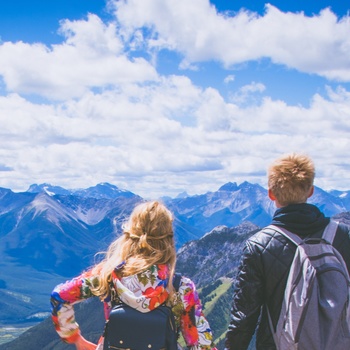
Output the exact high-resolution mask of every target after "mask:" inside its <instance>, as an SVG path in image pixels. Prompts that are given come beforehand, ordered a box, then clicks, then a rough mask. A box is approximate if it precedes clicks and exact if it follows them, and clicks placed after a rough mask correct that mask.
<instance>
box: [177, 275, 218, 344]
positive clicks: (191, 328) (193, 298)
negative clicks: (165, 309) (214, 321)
mask: <svg viewBox="0 0 350 350" xmlns="http://www.w3.org/2000/svg"><path fill="white" fill-rule="evenodd" d="M179 296H180V299H181V303H182V305H183V310H182V313H181V316H180V330H181V333H182V335H183V337H184V340H185V342H186V345H187V347H189V348H191V349H215V346H214V345H213V335H212V331H211V329H210V326H209V323H208V321H207V319H206V318H205V316H204V314H203V311H202V304H201V301H200V299H199V297H198V293H197V291H196V287H195V284H194V283H193V282H192V281H191V280H190V279H189V278H187V277H184V276H182V278H181V283H180V288H179ZM175 308H177V307H176V306H175ZM175 313H176V311H175Z"/></svg>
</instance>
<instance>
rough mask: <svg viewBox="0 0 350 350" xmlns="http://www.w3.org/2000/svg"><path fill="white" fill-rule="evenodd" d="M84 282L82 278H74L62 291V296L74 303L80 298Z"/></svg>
mask: <svg viewBox="0 0 350 350" xmlns="http://www.w3.org/2000/svg"><path fill="white" fill-rule="evenodd" d="M82 284H83V282H82V280H81V279H78V280H73V281H72V282H71V283H70V284H68V285H67V286H66V288H65V289H62V290H61V291H60V297H61V298H62V299H63V300H65V301H67V302H69V303H74V302H75V301H78V300H80V299H81V286H82Z"/></svg>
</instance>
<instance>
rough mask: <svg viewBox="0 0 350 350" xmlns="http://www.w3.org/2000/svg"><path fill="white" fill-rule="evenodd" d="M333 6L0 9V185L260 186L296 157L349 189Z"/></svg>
mask: <svg viewBox="0 0 350 350" xmlns="http://www.w3.org/2000/svg"><path fill="white" fill-rule="evenodd" d="M349 7H350V6H349V5H346V2H345V1H339V0H338V1H332V2H329V1H310V0H309V1H282V0H280V1H270V2H269V3H265V2H264V1H249V2H247V1H233V0H232V1H223V0H217V1H211V2H209V1H207V0H191V2H188V1H187V0H123V1H116V0H110V1H96V0H95V1H94V0H84V1H81V0H70V1H68V0H60V1H43V0H41V1H39V0H34V1H30V2H28V1H24V0H23V1H15V0H14V1H12V2H3V3H2V4H1V5H0V122H1V126H2V127H1V130H0V187H6V188H11V189H13V190H14V191H23V190H26V189H27V188H28V187H29V186H30V185H31V184H33V183H44V182H45V183H51V184H53V185H59V186H63V187H66V188H81V187H88V186H93V185H95V184H97V183H99V182H110V183H113V184H115V185H117V186H118V187H121V188H126V189H128V190H131V191H133V192H135V193H137V194H140V195H142V196H146V197H157V196H162V195H170V196H175V195H176V194H177V193H180V192H183V191H187V192H188V193H190V194H195V193H204V192H207V191H214V190H216V189H218V188H219V187H220V186H221V185H223V184H224V183H226V182H228V181H232V182H233V181H235V182H238V183H241V182H243V181H245V180H247V181H250V182H254V183H259V184H261V185H263V186H266V168H267V166H268V165H269V163H270V162H271V161H272V160H273V159H274V158H276V157H278V156H279V155H281V154H283V153H288V152H294V151H295V152H303V153H307V154H309V155H310V156H311V157H312V158H313V159H314V160H315V163H316V168H317V179H316V185H318V186H320V187H322V188H324V189H326V190H329V189H341V190H349V189H350V177H349V176H348V173H349V171H348V170H349V160H348V156H347V154H348V150H349V141H348V139H349V130H350V84H349V82H350V17H349V10H350V9H349Z"/></svg>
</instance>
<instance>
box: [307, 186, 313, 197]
mask: <svg viewBox="0 0 350 350" xmlns="http://www.w3.org/2000/svg"><path fill="white" fill-rule="evenodd" d="M314 189H315V187H314V186H312V187H311V188H310V192H309V194H308V196H307V198H310V197H311V196H312V195H313V194H314Z"/></svg>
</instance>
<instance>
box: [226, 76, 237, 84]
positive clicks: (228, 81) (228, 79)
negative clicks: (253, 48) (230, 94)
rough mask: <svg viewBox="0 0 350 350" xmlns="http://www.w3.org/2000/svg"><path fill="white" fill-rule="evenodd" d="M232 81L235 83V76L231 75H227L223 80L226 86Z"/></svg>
mask: <svg viewBox="0 0 350 350" xmlns="http://www.w3.org/2000/svg"><path fill="white" fill-rule="evenodd" d="M232 81H235V76H234V75H233V74H229V75H228V76H227V77H226V78H225V79H224V83H225V84H228V83H230V82H232Z"/></svg>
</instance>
